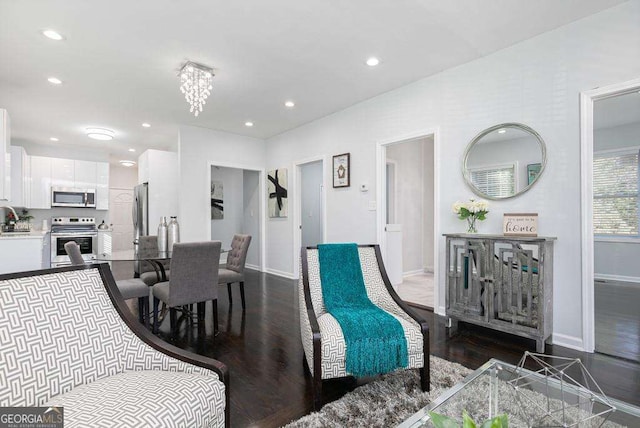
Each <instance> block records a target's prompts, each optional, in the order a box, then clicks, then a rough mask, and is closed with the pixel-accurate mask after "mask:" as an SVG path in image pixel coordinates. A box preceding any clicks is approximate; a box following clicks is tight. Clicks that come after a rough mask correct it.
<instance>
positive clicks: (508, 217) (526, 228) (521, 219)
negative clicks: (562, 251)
mask: <svg viewBox="0 0 640 428" xmlns="http://www.w3.org/2000/svg"><path fill="white" fill-rule="evenodd" d="M502 233H503V234H504V236H538V214H537V213H529V214H515V213H504V217H503V220H502Z"/></svg>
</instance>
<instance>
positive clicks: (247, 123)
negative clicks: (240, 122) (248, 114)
mask: <svg viewBox="0 0 640 428" xmlns="http://www.w3.org/2000/svg"><path fill="white" fill-rule="evenodd" d="M244 126H248V127H249V128H251V127H252V126H253V122H245V123H244Z"/></svg>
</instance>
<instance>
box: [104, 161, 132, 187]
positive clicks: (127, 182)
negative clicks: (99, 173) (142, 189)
mask: <svg viewBox="0 0 640 428" xmlns="http://www.w3.org/2000/svg"><path fill="white" fill-rule="evenodd" d="M137 184H138V168H137V167H135V166H131V167H126V166H121V165H114V164H110V165H109V187H110V188H112V187H113V188H118V189H133V188H134V187H135V186H136V185H137Z"/></svg>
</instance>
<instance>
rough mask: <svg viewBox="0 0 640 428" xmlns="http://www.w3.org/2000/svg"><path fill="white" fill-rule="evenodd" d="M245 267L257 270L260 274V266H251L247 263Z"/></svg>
mask: <svg viewBox="0 0 640 428" xmlns="http://www.w3.org/2000/svg"><path fill="white" fill-rule="evenodd" d="M244 267H246V268H247V269H252V270H257V271H258V272H260V266H258V265H251V264H249V263H246V264H245V265H244Z"/></svg>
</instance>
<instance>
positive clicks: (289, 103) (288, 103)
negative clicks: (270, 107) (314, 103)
mask: <svg viewBox="0 0 640 428" xmlns="http://www.w3.org/2000/svg"><path fill="white" fill-rule="evenodd" d="M284 106H285V107H289V108H293V107H295V106H296V103H294V102H293V101H286V102H285V103H284Z"/></svg>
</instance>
